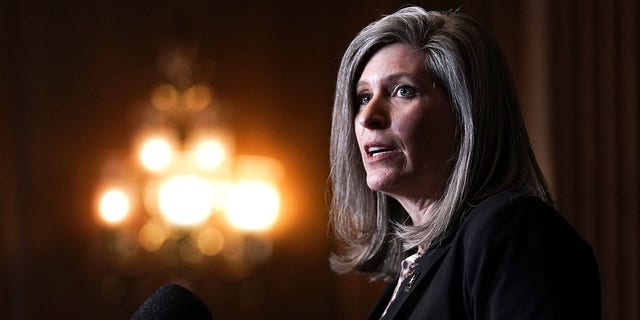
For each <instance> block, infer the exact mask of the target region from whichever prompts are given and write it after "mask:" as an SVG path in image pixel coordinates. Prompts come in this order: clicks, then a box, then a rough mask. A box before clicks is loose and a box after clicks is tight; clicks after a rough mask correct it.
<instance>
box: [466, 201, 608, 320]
mask: <svg viewBox="0 0 640 320" xmlns="http://www.w3.org/2000/svg"><path fill="white" fill-rule="evenodd" d="M456 238H457V239H456V241H454V247H455V249H454V251H455V252H457V258H458V259H459V261H461V262H462V267H463V272H464V277H463V278H464V279H465V282H464V283H465V288H466V292H467V293H468V295H467V296H468V297H469V301H470V302H469V303H470V305H472V306H473V308H472V309H473V310H475V311H477V312H479V313H480V314H485V315H486V314H492V315H496V317H497V318H499V319H514V318H519V317H520V316H521V315H525V314H528V315H531V316H532V317H531V318H539V319H548V318H562V319H564V318H574V317H573V316H570V315H577V314H576V313H575V312H576V311H575V310H580V312H583V313H584V314H583V315H584V317H581V316H577V317H576V318H581V319H592V318H594V317H595V318H597V315H598V314H599V299H600V297H599V275H598V270H597V263H596V261H595V257H594V255H593V251H592V249H591V247H590V246H589V244H587V242H585V241H584V240H583V239H582V238H581V237H580V236H579V234H578V233H577V232H576V231H575V230H574V229H573V228H572V227H571V225H570V224H569V223H568V222H567V221H566V220H565V219H564V218H563V217H562V216H561V215H560V214H559V213H558V212H557V211H556V210H554V209H553V208H552V207H551V206H550V205H548V204H547V203H546V202H544V201H542V200H541V199H539V198H537V197H536V196H534V195H531V194H527V193H522V192H513V191H507V192H501V193H499V194H496V195H494V196H492V197H489V198H487V199H486V200H484V201H483V202H482V203H480V204H478V205H477V206H473V207H472V208H471V209H470V210H469V211H468V212H467V214H466V215H465V217H464V220H463V221H462V224H461V226H460V230H459V232H458V234H457V236H456ZM524 301H527V303H523V302H524ZM584 304H587V305H588V306H589V307H583V305H584ZM516 306H517V307H516ZM542 315H545V316H542ZM524 318H526V317H524Z"/></svg>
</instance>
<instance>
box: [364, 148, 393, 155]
mask: <svg viewBox="0 0 640 320" xmlns="http://www.w3.org/2000/svg"><path fill="white" fill-rule="evenodd" d="M385 151H389V149H388V148H384V147H370V148H369V149H367V152H369V154H370V155H375V154H378V153H381V152H385Z"/></svg>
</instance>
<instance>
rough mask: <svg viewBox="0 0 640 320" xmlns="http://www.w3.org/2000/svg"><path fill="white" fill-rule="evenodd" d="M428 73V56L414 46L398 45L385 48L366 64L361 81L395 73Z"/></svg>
mask: <svg viewBox="0 0 640 320" xmlns="http://www.w3.org/2000/svg"><path fill="white" fill-rule="evenodd" d="M422 72H425V73H426V54H425V53H424V52H423V51H422V50H421V49H420V48H416V47H414V46H411V45H408V44H403V43H398V44H392V45H388V46H385V47H383V48H381V49H380V50H378V51H377V52H376V53H374V54H373V56H371V59H369V61H368V62H367V63H366V64H365V67H364V69H363V71H362V74H361V75H360V80H366V79H367V78H369V77H381V76H382V77H383V76H385V75H387V74H395V73H422Z"/></svg>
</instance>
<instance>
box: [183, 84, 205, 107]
mask: <svg viewBox="0 0 640 320" xmlns="http://www.w3.org/2000/svg"><path fill="white" fill-rule="evenodd" d="M209 102H211V91H210V90H209V88H208V87H207V86H205V85H202V84H199V85H195V86H193V87H190V88H189V89H187V91H186V92H185V93H184V104H185V107H186V108H187V110H191V111H200V110H202V109H204V108H206V107H207V106H208V105H209Z"/></svg>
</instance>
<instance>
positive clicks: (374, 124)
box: [356, 98, 391, 130]
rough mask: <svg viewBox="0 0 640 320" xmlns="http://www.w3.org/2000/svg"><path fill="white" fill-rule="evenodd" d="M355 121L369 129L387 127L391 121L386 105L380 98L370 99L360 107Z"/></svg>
mask: <svg viewBox="0 0 640 320" xmlns="http://www.w3.org/2000/svg"><path fill="white" fill-rule="evenodd" d="M356 123H357V124H358V125H360V126H361V127H363V128H366V129H370V130H375V129H385V128H387V127H388V126H389V124H390V123H391V121H390V117H389V109H388V106H387V105H386V103H385V102H384V101H383V100H382V99H376V98H374V99H372V100H371V101H369V103H367V104H365V105H363V106H362V107H360V111H359V112H358V114H357V115H356Z"/></svg>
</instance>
